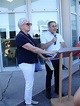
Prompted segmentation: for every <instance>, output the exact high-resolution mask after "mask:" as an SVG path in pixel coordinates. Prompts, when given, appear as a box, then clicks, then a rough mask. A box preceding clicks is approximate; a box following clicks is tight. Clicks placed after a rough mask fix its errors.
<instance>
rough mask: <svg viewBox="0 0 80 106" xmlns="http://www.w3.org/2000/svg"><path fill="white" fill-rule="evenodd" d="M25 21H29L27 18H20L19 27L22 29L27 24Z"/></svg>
mask: <svg viewBox="0 0 80 106" xmlns="http://www.w3.org/2000/svg"><path fill="white" fill-rule="evenodd" d="M25 21H27V19H26V18H20V19H19V21H18V27H19V28H20V27H21V26H22V25H23V24H24V23H25Z"/></svg>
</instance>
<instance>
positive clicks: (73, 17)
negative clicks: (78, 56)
mask: <svg viewBox="0 0 80 106" xmlns="http://www.w3.org/2000/svg"><path fill="white" fill-rule="evenodd" d="M71 21H72V46H73V47H74V46H76V45H77V43H78V37H77V16H76V15H73V14H72V15H71Z"/></svg>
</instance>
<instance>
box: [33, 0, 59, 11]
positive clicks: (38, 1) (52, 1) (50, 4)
mask: <svg viewBox="0 0 80 106" xmlns="http://www.w3.org/2000/svg"><path fill="white" fill-rule="evenodd" d="M56 2H57V0H31V8H32V10H34V11H35V10H50V9H57V3H56ZM43 4H45V5H43Z"/></svg>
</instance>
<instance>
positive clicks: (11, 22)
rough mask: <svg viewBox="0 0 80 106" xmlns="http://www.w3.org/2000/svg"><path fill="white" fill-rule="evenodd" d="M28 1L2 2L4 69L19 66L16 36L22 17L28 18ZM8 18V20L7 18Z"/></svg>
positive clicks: (1, 22)
mask: <svg viewBox="0 0 80 106" xmlns="http://www.w3.org/2000/svg"><path fill="white" fill-rule="evenodd" d="M26 11H27V7H26V0H20V1H18V0H1V1H0V30H1V39H2V40H1V41H2V42H1V43H2V44H1V46H2V60H3V67H10V66H17V65H18V64H17V58H16V44H15V36H16V34H17V33H18V32H19V28H18V26H17V23H18V20H19V19H20V18H21V17H26V14H27V13H26ZM5 17H6V18H5Z"/></svg>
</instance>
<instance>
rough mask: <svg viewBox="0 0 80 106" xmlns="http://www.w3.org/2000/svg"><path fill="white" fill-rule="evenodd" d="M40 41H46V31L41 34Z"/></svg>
mask: <svg viewBox="0 0 80 106" xmlns="http://www.w3.org/2000/svg"><path fill="white" fill-rule="evenodd" d="M40 41H41V43H46V37H45V33H42V35H41V36H40Z"/></svg>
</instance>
